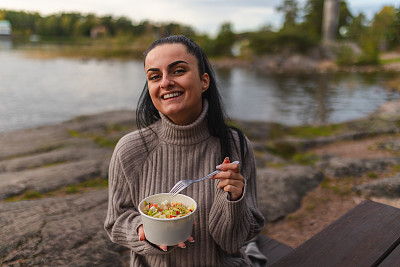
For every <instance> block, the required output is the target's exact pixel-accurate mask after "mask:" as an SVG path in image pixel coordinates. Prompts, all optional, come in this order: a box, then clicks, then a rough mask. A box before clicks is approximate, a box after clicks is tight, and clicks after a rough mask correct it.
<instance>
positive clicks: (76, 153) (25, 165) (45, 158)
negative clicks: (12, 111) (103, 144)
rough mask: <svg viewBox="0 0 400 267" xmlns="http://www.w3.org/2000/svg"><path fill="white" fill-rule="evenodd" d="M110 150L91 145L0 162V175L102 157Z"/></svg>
mask: <svg viewBox="0 0 400 267" xmlns="http://www.w3.org/2000/svg"><path fill="white" fill-rule="evenodd" d="M110 151H111V149H101V148H98V147H95V146H94V145H92V144H88V145H86V146H77V147H67V148H65V149H57V150H52V151H49V152H44V153H37V154H30V155H27V156H23V157H16V158H11V159H10V160H3V161H0V174H2V173H6V172H17V171H23V170H27V169H29V170H32V169H34V168H39V167H42V166H49V165H53V164H60V163H67V162H72V161H79V160H82V159H85V158H98V157H99V156H100V157H102V156H103V155H104V153H107V152H108V153H111V152H110Z"/></svg>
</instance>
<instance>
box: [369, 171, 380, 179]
mask: <svg viewBox="0 0 400 267" xmlns="http://www.w3.org/2000/svg"><path fill="white" fill-rule="evenodd" d="M367 176H368V177H369V178H371V179H376V178H378V175H377V174H376V173H375V172H368V173H367Z"/></svg>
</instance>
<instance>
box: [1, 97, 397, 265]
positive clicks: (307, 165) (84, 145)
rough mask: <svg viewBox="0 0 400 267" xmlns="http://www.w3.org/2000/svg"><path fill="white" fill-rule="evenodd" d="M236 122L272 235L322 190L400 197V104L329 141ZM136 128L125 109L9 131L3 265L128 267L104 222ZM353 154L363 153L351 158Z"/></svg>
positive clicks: (343, 128)
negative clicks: (128, 137)
mask: <svg viewBox="0 0 400 267" xmlns="http://www.w3.org/2000/svg"><path fill="white" fill-rule="evenodd" d="M234 123H235V125H236V126H237V127H239V128H241V129H243V130H244V131H245V133H246V135H247V136H248V137H249V138H250V140H251V141H252V143H253V145H254V149H255V154H256V160H257V171H258V178H257V179H258V181H257V182H258V199H259V206H260V209H261V211H262V213H263V214H264V216H265V218H266V219H267V221H268V223H267V225H266V230H265V233H266V234H268V235H269V234H270V233H271V229H272V230H273V231H272V232H274V231H275V232H280V231H281V230H282V228H279V227H281V226H282V222H286V221H288V220H290V218H291V216H293V214H296V212H299V210H301V209H304V207H305V205H307V203H305V202H304V201H305V199H307V198H309V196H310V194H313V193H314V192H316V190H317V191H318V190H325V189H326V190H328V189H329V190H331V191H329V192H331V193H332V194H334V193H335V189H334V188H335V187H334V186H336V185H341V186H340V187H339V188H337V190H338V192H339V193H338V194H337V195H335V196H336V197H337V196H339V197H341V196H342V197H344V198H349V197H350V198H354V197H355V196H357V197H358V198H370V197H379V198H384V199H391V200H395V199H400V138H399V137H400V101H393V102H388V103H386V104H385V105H383V106H382V107H381V108H380V109H378V110H377V111H376V112H374V113H373V114H371V115H369V116H367V117H365V118H362V119H359V120H354V121H350V122H347V123H344V124H342V125H340V127H339V129H337V128H332V130H331V132H330V133H329V134H324V135H320V134H314V135H311V136H305V137H304V136H300V135H298V134H296V133H298V132H299V131H304V130H305V128H301V129H295V128H289V127H286V126H282V125H276V124H272V123H260V122H240V121H237V122H234ZM135 125H136V124H135V113H134V112H133V111H129V110H125V111H115V112H107V113H103V114H97V115H92V116H81V117H78V118H75V119H73V120H70V121H67V122H64V123H61V124H58V125H50V126H45V127H39V128H34V129H26V130H17V131H13V132H6V133H0V147H1V150H0V264H1V266H96V265H99V266H127V262H128V258H129V254H128V251H127V249H126V248H124V247H121V246H118V245H115V244H113V243H111V241H109V239H108V237H107V236H106V233H105V231H104V230H103V222H104V219H105V215H106V214H105V213H106V206H107V190H106V186H107V184H106V180H107V170H108V163H109V160H110V157H111V153H112V151H113V147H114V145H115V143H116V142H117V140H118V139H119V138H120V137H121V136H123V135H124V134H126V133H128V132H130V131H132V130H134V129H135ZM325 127H329V126H325ZM317 128H318V127H311V126H310V129H313V130H315V129H317ZM277 131H278V134H277ZM355 144H357V145H358V148H356V147H354V146H353V145H355ZM348 147H352V151H351V152H353V153H350V152H349V153H348V154H343V153H344V151H345V150H346V148H348ZM337 148H339V150H335V149H337ZM361 148H362V149H361ZM357 149H361V150H357ZM355 151H361V152H360V153H359V154H357V155H356V156H355V154H354V152H355ZM283 152H286V153H283ZM343 181H346V186H347V187H346V188H347V189H349V190H347V191H346V190H345V192H344V193H343V192H342V191H343V190H342V189H343V187H344V186H343V184H340V183H341V182H343ZM349 181H351V182H349ZM327 188H328V189H327ZM341 190H342V191H341ZM341 194H344V195H341ZM317 204H318V203H314V205H317ZM322 207H323V206H322ZM288 218H289V219H288ZM331 219H335V218H331ZM280 225H281V226H280ZM315 231H316V230H315ZM287 232H290V231H287ZM281 234H282V233H281ZM310 234H313V233H310ZM272 237H273V238H276V239H277V240H280V241H281V242H284V243H289V245H291V246H295V245H296V243H290V238H287V237H284V236H282V235H278V234H277V235H273V234H272Z"/></svg>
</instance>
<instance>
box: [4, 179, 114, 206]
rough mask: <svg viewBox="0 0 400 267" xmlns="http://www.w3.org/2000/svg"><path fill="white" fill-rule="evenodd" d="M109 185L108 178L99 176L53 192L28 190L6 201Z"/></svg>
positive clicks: (102, 187) (39, 197) (76, 191)
mask: <svg viewBox="0 0 400 267" xmlns="http://www.w3.org/2000/svg"><path fill="white" fill-rule="evenodd" d="M107 187H108V180H107V179H105V178H101V177H98V178H95V179H91V180H87V181H84V182H81V183H78V184H75V185H69V186H64V187H61V188H59V189H57V190H54V191H51V192H46V193H40V192H38V191H35V190H27V191H25V192H24V193H23V194H21V195H18V196H13V197H10V198H7V199H5V200H4V201H5V202H16V201H22V200H32V199H41V198H47V197H54V196H64V195H71V194H78V193H84V192H88V191H91V190H101V189H106V188H107Z"/></svg>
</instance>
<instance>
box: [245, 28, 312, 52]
mask: <svg viewBox="0 0 400 267" xmlns="http://www.w3.org/2000/svg"><path fill="white" fill-rule="evenodd" d="M248 38H249V47H250V49H251V50H252V51H253V52H254V53H255V54H272V53H282V52H302V53H305V52H307V51H308V50H310V49H312V48H314V47H316V46H317V45H318V40H317V39H315V38H314V37H313V36H312V35H309V34H307V33H304V32H303V31H302V30H299V29H294V28H292V29H287V30H283V31H280V32H278V33H274V32H254V33H250V34H249V35H248Z"/></svg>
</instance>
